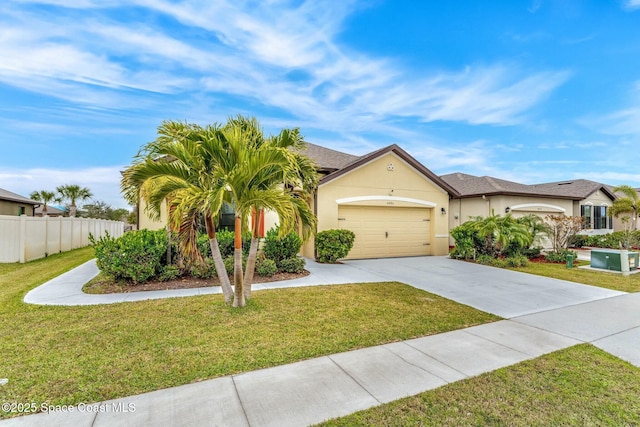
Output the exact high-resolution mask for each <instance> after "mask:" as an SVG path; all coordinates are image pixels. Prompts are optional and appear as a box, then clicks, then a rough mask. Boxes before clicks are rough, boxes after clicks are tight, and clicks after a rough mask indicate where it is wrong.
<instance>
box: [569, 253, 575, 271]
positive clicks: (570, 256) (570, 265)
mask: <svg viewBox="0 0 640 427" xmlns="http://www.w3.org/2000/svg"><path fill="white" fill-rule="evenodd" d="M575 259H576V256H575V255H574V254H572V253H568V254H567V268H573V261H574V260H575Z"/></svg>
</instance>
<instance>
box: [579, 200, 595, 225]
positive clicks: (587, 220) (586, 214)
mask: <svg viewBox="0 0 640 427" xmlns="http://www.w3.org/2000/svg"><path fill="white" fill-rule="evenodd" d="M592 209H593V206H591V205H581V206H580V216H582V221H583V222H584V228H586V229H591V228H593V224H592V223H591V216H592V214H591V211H592Z"/></svg>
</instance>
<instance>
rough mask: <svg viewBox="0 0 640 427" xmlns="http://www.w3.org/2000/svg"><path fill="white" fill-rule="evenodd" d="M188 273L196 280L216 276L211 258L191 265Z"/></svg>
mask: <svg viewBox="0 0 640 427" xmlns="http://www.w3.org/2000/svg"><path fill="white" fill-rule="evenodd" d="M189 272H190V273H191V275H192V276H193V277H195V278H197V279H210V278H212V277H213V276H215V275H216V267H215V265H214V264H213V260H212V259H211V258H205V260H204V262H200V263H195V264H193V265H192V266H191V268H190V269H189Z"/></svg>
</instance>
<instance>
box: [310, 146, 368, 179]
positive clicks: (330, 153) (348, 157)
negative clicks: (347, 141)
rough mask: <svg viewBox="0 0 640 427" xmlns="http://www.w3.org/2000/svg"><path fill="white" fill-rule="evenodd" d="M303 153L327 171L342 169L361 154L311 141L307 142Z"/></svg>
mask: <svg viewBox="0 0 640 427" xmlns="http://www.w3.org/2000/svg"><path fill="white" fill-rule="evenodd" d="M301 153H302V154H304V155H306V156H308V157H310V158H311V159H313V160H314V161H315V162H316V164H317V165H318V167H319V168H320V170H321V171H325V172H333V171H336V170H338V169H342V168H343V167H345V166H347V165H348V164H350V163H352V162H354V161H356V160H358V159H359V158H360V156H354V155H353V154H347V153H343V152H341V151H336V150H332V149H330V148H325V147H321V146H320V145H316V144H311V143H310V142H307V147H306V149H305V150H302V151H301Z"/></svg>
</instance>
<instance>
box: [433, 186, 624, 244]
mask: <svg viewBox="0 0 640 427" xmlns="http://www.w3.org/2000/svg"><path fill="white" fill-rule="evenodd" d="M441 178H442V180H444V181H445V182H447V183H448V184H449V185H450V186H451V187H453V188H454V189H455V190H456V192H457V195H456V196H454V197H453V199H452V200H451V202H450V206H451V210H450V215H449V227H450V228H454V227H457V226H458V225H460V224H462V223H464V222H465V221H468V220H469V218H471V217H475V216H485V217H486V216H488V215H491V214H492V213H495V214H499V215H505V214H507V213H511V214H512V215H513V216H514V217H521V216H524V215H527V214H536V215H538V216H540V217H541V218H543V219H544V217H545V216H547V215H550V214H554V215H558V214H564V215H567V216H581V217H583V221H584V224H585V228H584V230H583V231H582V233H583V234H604V233H610V232H611V231H613V230H614V229H615V228H616V227H615V226H616V225H617V221H615V220H614V219H613V218H610V217H609V208H610V207H611V205H612V204H613V200H615V197H616V196H615V195H614V194H613V190H612V189H611V188H610V187H609V186H607V185H604V184H601V183H598V182H594V181H589V180H586V179H576V180H567V181H557V182H549V183H543V184H534V185H526V184H520V183H517V182H513V181H507V180H503V179H499V178H494V177H489V176H481V177H479V176H473V175H467V174H463V173H452V174H448V175H443V176H441ZM451 243H452V244H453V242H451Z"/></svg>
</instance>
